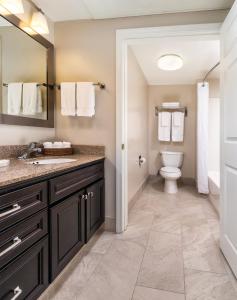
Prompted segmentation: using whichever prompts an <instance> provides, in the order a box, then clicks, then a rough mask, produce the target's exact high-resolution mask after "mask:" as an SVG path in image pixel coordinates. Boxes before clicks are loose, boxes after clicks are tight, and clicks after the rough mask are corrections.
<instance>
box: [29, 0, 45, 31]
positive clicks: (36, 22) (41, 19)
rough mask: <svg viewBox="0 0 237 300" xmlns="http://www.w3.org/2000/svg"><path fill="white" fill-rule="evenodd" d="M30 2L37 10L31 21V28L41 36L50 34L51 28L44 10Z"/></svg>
mask: <svg viewBox="0 0 237 300" xmlns="http://www.w3.org/2000/svg"><path fill="white" fill-rule="evenodd" d="M29 2H30V3H31V4H32V6H34V8H35V9H36V10H37V11H36V12H34V13H33V15H32V19H31V24H30V26H31V28H32V29H33V30H35V31H36V32H38V33H39V34H49V26H48V21H47V19H46V16H45V14H44V12H43V11H42V9H40V8H39V7H38V6H37V5H36V4H35V3H34V2H33V1H31V0H29Z"/></svg>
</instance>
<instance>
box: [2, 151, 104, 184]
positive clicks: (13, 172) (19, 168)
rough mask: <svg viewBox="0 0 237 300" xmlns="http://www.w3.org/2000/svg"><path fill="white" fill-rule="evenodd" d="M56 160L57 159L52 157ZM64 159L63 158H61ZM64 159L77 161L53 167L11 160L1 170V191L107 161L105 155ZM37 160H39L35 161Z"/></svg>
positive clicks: (75, 156) (52, 165)
mask: <svg viewBox="0 0 237 300" xmlns="http://www.w3.org/2000/svg"><path fill="white" fill-rule="evenodd" d="M45 158H49V157H41V158H38V159H45ZM50 158H56V157H50ZM60 158H62V157H60ZM63 158H73V159H76V161H74V162H70V163H64V164H51V165H31V164H27V162H30V161H32V159H31V160H26V161H22V160H17V159H10V165H9V166H8V167H3V168H0V189H3V188H5V187H8V186H10V185H12V184H16V183H21V182H25V181H27V180H33V179H37V178H40V177H43V176H47V175H49V176H50V175H52V176H53V175H54V174H55V175H56V174H57V173H58V172H63V171H67V170H70V169H73V168H76V167H82V166H83V165H86V164H88V163H93V162H96V161H100V160H103V159H105V156H103V155H91V154H90V155H86V154H79V155H78V154H74V155H68V156H63ZM34 160H37V159H34Z"/></svg>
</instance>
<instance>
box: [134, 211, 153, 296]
mask: <svg viewBox="0 0 237 300" xmlns="http://www.w3.org/2000/svg"><path fill="white" fill-rule="evenodd" d="M152 218H153V220H152V223H153V221H154V216H153V217H152ZM150 235H151V228H150V231H149V234H148V238H147V242H146V246H145V249H144V253H143V256H142V259H141V263H140V267H139V270H138V273H137V279H136V283H135V285H134V289H133V293H132V297H131V300H132V299H133V296H134V292H135V289H136V286H137V282H138V277H139V274H140V271H141V268H142V263H143V260H144V257H145V254H146V252H147V248H148V243H149V239H150Z"/></svg>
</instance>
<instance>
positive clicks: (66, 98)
mask: <svg viewBox="0 0 237 300" xmlns="http://www.w3.org/2000/svg"><path fill="white" fill-rule="evenodd" d="M61 114H62V115H63V116H75V115H76V83H75V82H62V83H61Z"/></svg>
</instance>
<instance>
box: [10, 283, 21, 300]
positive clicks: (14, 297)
mask: <svg viewBox="0 0 237 300" xmlns="http://www.w3.org/2000/svg"><path fill="white" fill-rule="evenodd" d="M22 292H23V291H22V289H21V288H20V287H19V286H18V287H16V288H15V290H14V291H13V293H14V296H13V297H12V298H11V300H16V299H17V298H18V297H19V296H20V295H21V294H22Z"/></svg>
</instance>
